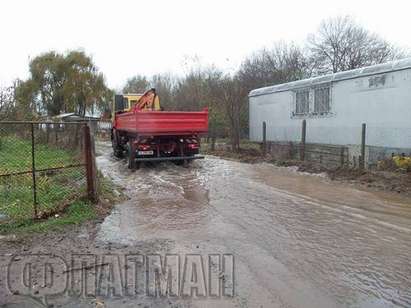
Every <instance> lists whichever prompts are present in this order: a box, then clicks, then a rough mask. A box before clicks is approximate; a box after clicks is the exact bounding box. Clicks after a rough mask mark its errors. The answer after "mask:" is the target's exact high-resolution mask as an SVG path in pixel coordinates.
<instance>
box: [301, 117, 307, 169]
mask: <svg viewBox="0 0 411 308" xmlns="http://www.w3.org/2000/svg"><path fill="white" fill-rule="evenodd" d="M306 135H307V121H306V120H303V126H302V129H301V145H300V160H301V161H304V160H305V139H306Z"/></svg>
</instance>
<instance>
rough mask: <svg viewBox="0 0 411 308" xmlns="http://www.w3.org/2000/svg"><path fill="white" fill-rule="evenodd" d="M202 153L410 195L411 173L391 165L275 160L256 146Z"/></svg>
mask: <svg viewBox="0 0 411 308" xmlns="http://www.w3.org/2000/svg"><path fill="white" fill-rule="evenodd" d="M206 154H209V155H215V156H218V157H222V158H225V159H231V160H236V161H240V162H245V163H261V162H267V163H272V164H275V165H277V166H283V167H290V166H297V167H298V171H301V172H309V173H326V174H327V175H328V177H329V178H330V179H331V180H334V181H341V182H345V183H349V184H352V185H356V186H359V187H361V188H367V189H375V190H383V191H392V192H396V193H399V194H405V195H407V196H410V197H411V172H404V171H402V170H398V169H395V168H389V170H386V171H377V170H373V171H370V170H359V169H352V168H337V169H328V168H326V167H324V166H321V165H319V164H316V163H312V162H302V161H297V160H283V161H277V160H274V159H273V158H272V157H270V156H263V155H262V153H261V151H259V150H257V149H241V150H240V151H239V152H238V153H234V152H231V151H226V150H215V151H207V152H206Z"/></svg>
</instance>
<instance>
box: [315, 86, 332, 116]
mask: <svg viewBox="0 0 411 308" xmlns="http://www.w3.org/2000/svg"><path fill="white" fill-rule="evenodd" d="M314 112H315V113H316V114H324V113H328V112H330V87H325V88H317V89H315V90H314Z"/></svg>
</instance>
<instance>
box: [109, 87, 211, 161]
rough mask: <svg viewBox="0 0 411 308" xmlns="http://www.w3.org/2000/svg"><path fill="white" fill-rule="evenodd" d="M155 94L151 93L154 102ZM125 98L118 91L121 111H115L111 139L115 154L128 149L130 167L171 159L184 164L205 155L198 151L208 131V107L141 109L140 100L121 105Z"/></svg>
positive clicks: (122, 153) (120, 155) (117, 96)
mask: <svg viewBox="0 0 411 308" xmlns="http://www.w3.org/2000/svg"><path fill="white" fill-rule="evenodd" d="M154 93H155V92H154ZM149 94H151V93H149ZM142 97H143V98H145V97H144V95H143V96H142ZM148 98H150V97H148ZM155 98H156V97H155V96H152V97H151V98H150V99H151V102H152V101H153V99H155ZM123 99H124V97H122V95H116V100H117V107H118V109H117V110H118V111H116V112H115V113H114V115H113V128H112V135H111V139H112V144H113V150H114V155H115V156H117V157H122V156H124V154H125V153H127V156H128V161H129V168H130V169H136V168H138V167H139V165H140V163H141V162H154V161H165V160H172V161H176V163H182V164H185V163H188V162H189V161H191V160H193V159H199V158H204V157H203V156H200V155H198V154H199V149H200V137H201V136H202V135H205V134H207V131H208V110H207V109H204V110H203V111H199V112H187V111H160V110H158V111H154V110H147V109H141V107H140V106H141V102H142V100H140V101H138V103H137V104H136V105H135V106H134V107H132V108H130V109H128V110H127V109H126V108H123V106H122V100H123ZM127 105H128V104H126V106H127ZM115 110H116V109H115Z"/></svg>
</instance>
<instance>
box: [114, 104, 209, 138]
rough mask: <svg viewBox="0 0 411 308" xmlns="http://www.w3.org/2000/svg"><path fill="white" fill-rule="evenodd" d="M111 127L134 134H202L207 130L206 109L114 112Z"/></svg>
mask: <svg viewBox="0 0 411 308" xmlns="http://www.w3.org/2000/svg"><path fill="white" fill-rule="evenodd" d="M113 128H115V129H116V130H120V131H125V132H128V133H131V134H136V135H140V136H142V135H146V136H159V135H160V136H166V135H169V136H170V135H178V136H183V135H202V134H207V131H208V110H207V109H205V110H203V111H199V112H182V111H140V110H135V111H130V112H125V113H120V114H116V116H115V120H114V125H113Z"/></svg>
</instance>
